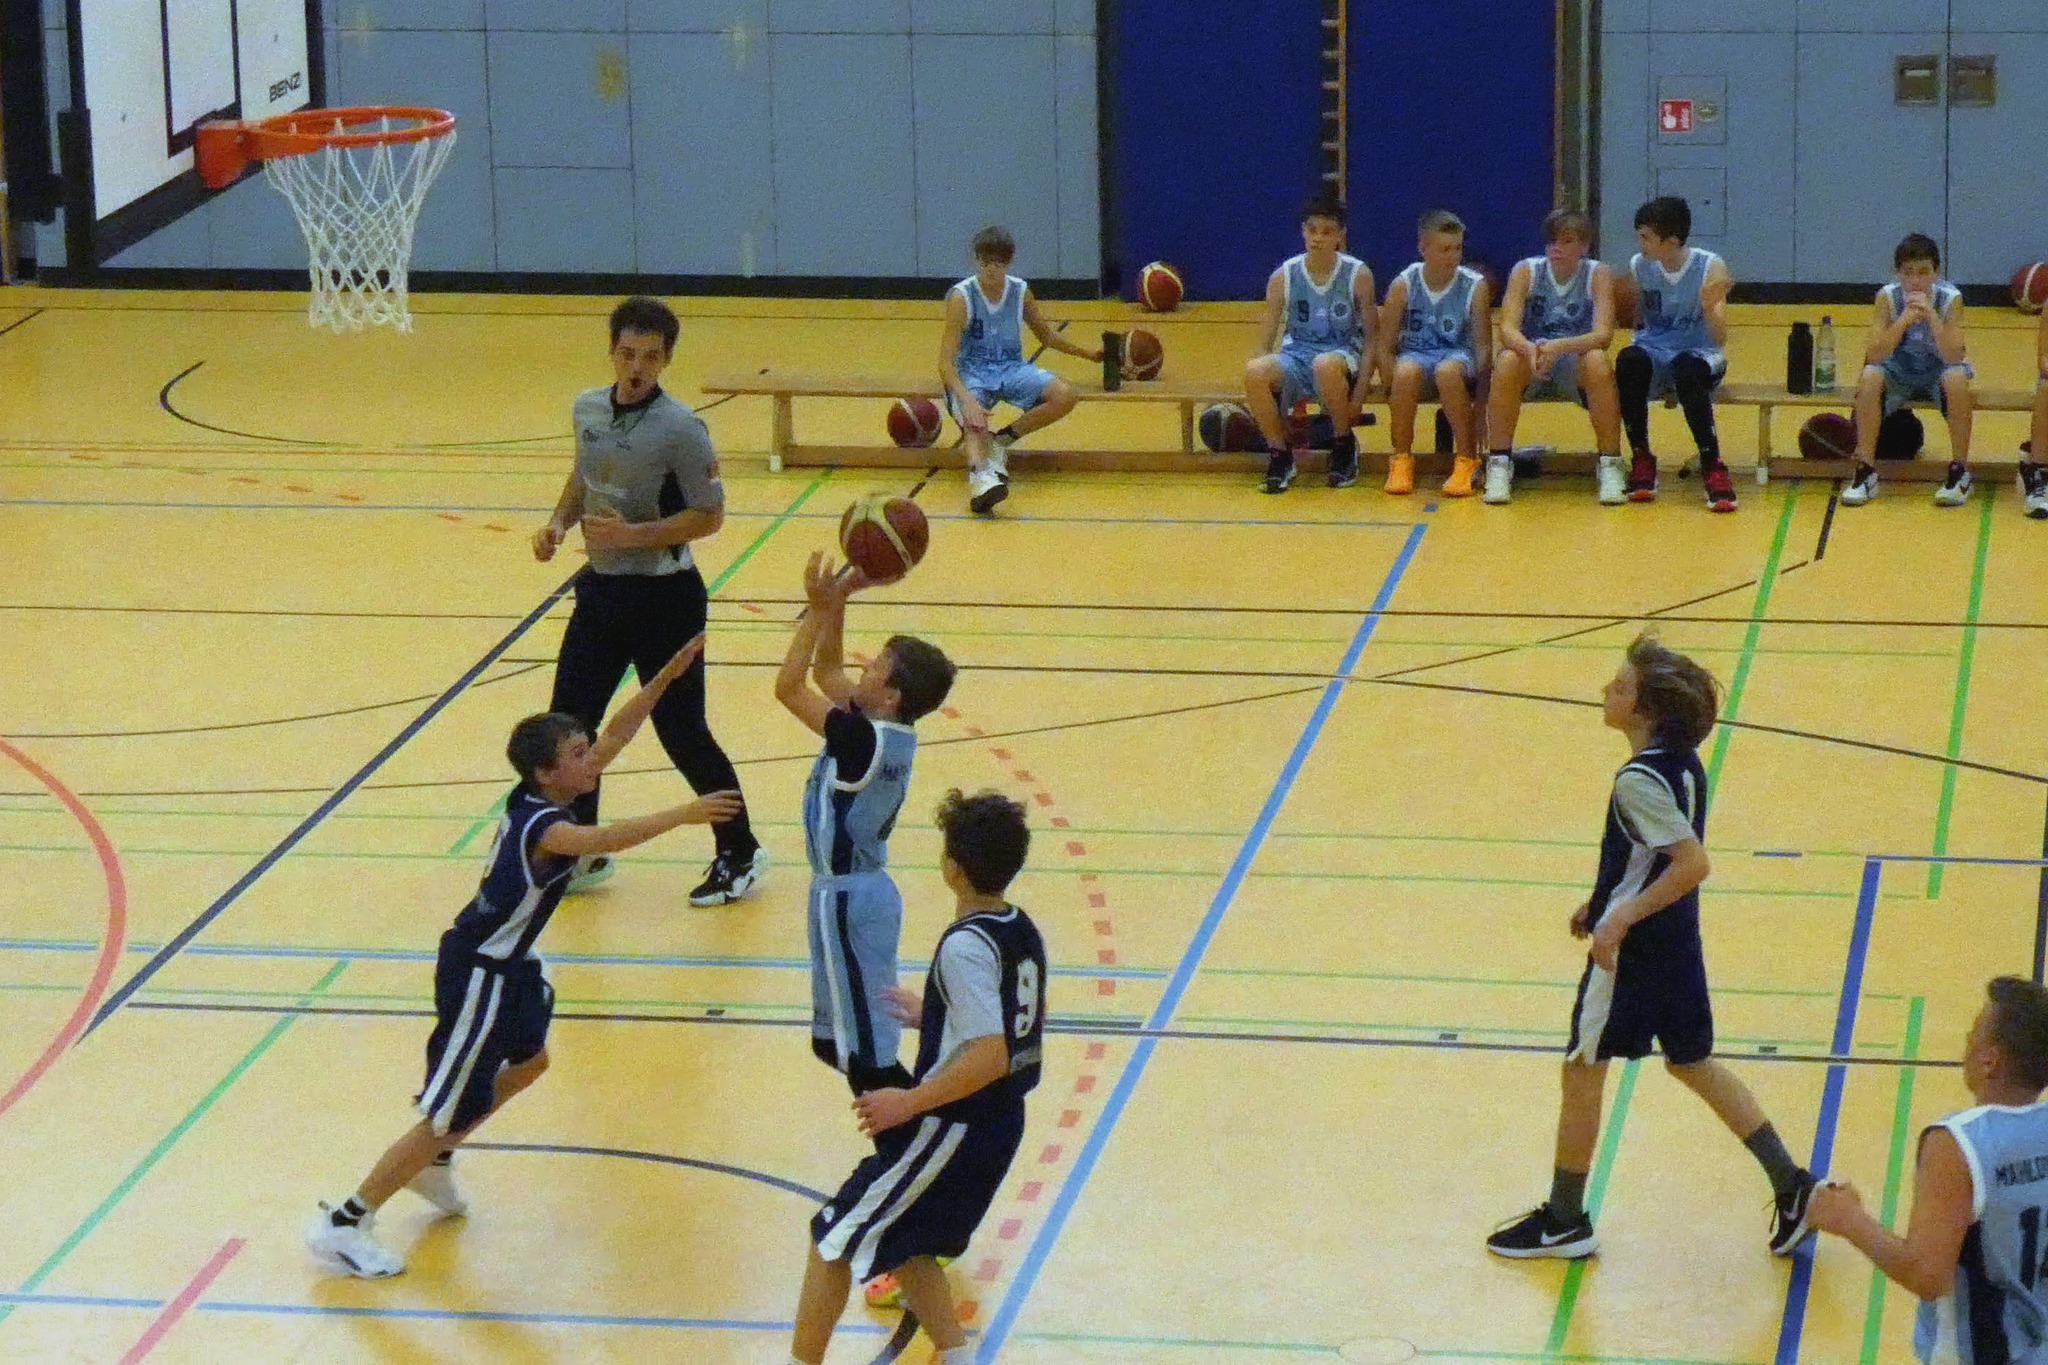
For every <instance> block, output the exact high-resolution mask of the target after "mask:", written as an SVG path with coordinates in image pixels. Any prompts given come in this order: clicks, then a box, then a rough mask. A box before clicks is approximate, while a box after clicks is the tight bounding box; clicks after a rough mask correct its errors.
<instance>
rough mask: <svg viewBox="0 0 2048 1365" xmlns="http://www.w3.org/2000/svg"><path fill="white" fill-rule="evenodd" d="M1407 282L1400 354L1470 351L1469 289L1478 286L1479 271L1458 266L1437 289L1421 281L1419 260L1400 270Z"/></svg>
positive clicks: (1468, 354) (1402, 278) (1470, 316)
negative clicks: (1456, 271) (1430, 287)
mask: <svg viewBox="0 0 2048 1365" xmlns="http://www.w3.org/2000/svg"><path fill="white" fill-rule="evenodd" d="M1399 278H1400V280H1402V281H1405V282H1406V283H1407V285H1408V303H1407V306H1406V307H1405V308H1403V309H1402V311H1401V340H1400V342H1399V344H1398V346H1397V348H1396V349H1397V351H1398V353H1399V354H1401V355H1445V354H1448V353H1453V352H1459V351H1462V352H1464V353H1465V354H1466V356H1468V357H1469V356H1470V355H1471V353H1472V291H1473V290H1474V289H1477V288H1478V287H1479V272H1478V271H1476V270H1473V269H1471V268H1470V267H1469V266H1462V265H1461V266H1459V267H1458V273H1457V274H1455V275H1453V276H1452V277H1451V282H1450V283H1449V284H1447V285H1445V286H1444V287H1443V288H1442V289H1441V290H1439V291H1437V292H1436V293H1431V292H1430V290H1429V286H1427V285H1425V284H1424V283H1423V282H1422V262H1420V261H1417V262H1416V263H1415V264H1413V265H1411V266H1409V267H1408V268H1407V269H1406V270H1404V271H1402V272H1401V274H1400V277H1399Z"/></svg>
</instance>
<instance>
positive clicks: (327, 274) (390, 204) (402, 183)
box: [263, 119, 455, 332]
mask: <svg viewBox="0 0 2048 1365" xmlns="http://www.w3.org/2000/svg"><path fill="white" fill-rule="evenodd" d="M407 122H410V120H408V121H407ZM391 126H392V121H391V120H390V119H385V120H384V121H383V127H384V128H386V129H389V128H390V127H391ZM349 131H351V132H358V131H367V127H365V128H351V129H350V130H349ZM454 147H455V134H454V132H453V131H452V130H451V131H450V132H448V133H447V134H446V135H445V136H441V137H430V138H427V139H425V140H423V141H419V142H383V143H377V144H375V145H373V146H368V147H323V148H321V149H320V150H319V151H316V152H309V153H307V154H305V155H303V156H281V157H276V158H274V159H271V160H268V161H265V162H264V163H263V173H264V175H265V176H267V177H268V178H269V180H270V183H271V184H272V185H274V186H275V187H276V188H277V191H278V193H280V194H282V195H283V196H284V197H285V198H286V199H288V200H290V201H291V206H292V212H293V213H294V214H295V215H296V216H297V218H298V220H299V231H300V232H302V233H304V234H305V238H306V250H307V252H308V253H309V255H310V257H311V260H310V261H309V263H308V271H309V273H310V274H311V276H312V281H313V298H312V301H311V302H310V303H308V304H307V306H306V318H307V320H308V321H309V322H311V323H312V324H313V325H314V326H315V327H326V328H328V329H330V330H331V331H336V332H359V331H361V330H362V329H363V328H365V327H394V328H396V329H398V330H399V331H401V332H409V331H411V330H412V314H411V312H409V311H408V310H407V308H406V293H405V289H406V271H407V269H408V268H409V267H410V265H411V263H412V239H413V230H414V229H415V228H416V227H417V226H418V225H419V220H420V206H421V204H423V203H424V202H425V201H426V197H427V190H428V189H429V188H430V187H431V186H432V185H433V183H434V177H436V176H438V175H439V174H440V173H441V167H442V165H443V164H444V163H445V162H446V161H447V160H448V153H449V152H450V151H452V150H453V149H454Z"/></svg>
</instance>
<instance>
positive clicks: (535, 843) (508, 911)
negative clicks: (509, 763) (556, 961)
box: [453, 782, 576, 962]
mask: <svg viewBox="0 0 2048 1365" xmlns="http://www.w3.org/2000/svg"><path fill="white" fill-rule="evenodd" d="M574 819H575V817H574V816H573V815H571V814H570V813H569V810H568V808H567V807H565V806H558V805H556V804H555V803H554V802H552V801H550V800H548V799H547V798H546V797H544V796H542V795H541V794H540V793H539V792H537V791H535V790H533V789H532V788H531V787H529V786H527V785H526V784H525V783H523V782H522V783H520V784H519V785H518V786H516V787H514V788H513V789H512V794H511V795H510V796H508V797H506V798H505V813H504V814H503V815H501V816H499V817H498V832H497V834H496V835H495V836H494V837H493V838H492V840H491V851H490V855H489V857H488V859H487V860H486V861H485V865H484V878H483V881H482V882H481V883H479V884H478V886H477V889H476V898H475V899H474V900H472V901H470V903H469V904H468V905H466V906H464V907H463V909H462V913H461V914H459V915H457V916H456V917H455V928H454V931H453V932H454V933H455V934H456V935H457V936H458V937H459V938H462V939H464V940H466V941H467V942H468V943H469V945H470V947H471V948H472V949H473V950H474V951H475V952H476V953H477V954H478V955H479V956H482V957H489V958H496V959H497V960H498V961H500V962H513V961H517V960H519V959H520V958H525V957H532V956H534V952H533V941H534V940H535V939H536V938H539V937H540V931H541V930H543V929H545V928H546V927H547V923H548V917H549V916H550V915H552V914H554V913H555V907H556V906H557V905H560V904H561V903H562V893H563V892H564V891H567V890H568V889H569V874H570V873H571V872H574V871H575V870H576V860H575V859H574V858H558V857H556V856H555V855H554V854H552V853H547V852H543V851H542V849H541V847H540V837H541V835H543V834H545V833H546V832H547V831H548V829H549V828H550V827H551V826H554V825H559V824H561V823H563V822H564V821H572V822H573V821H574Z"/></svg>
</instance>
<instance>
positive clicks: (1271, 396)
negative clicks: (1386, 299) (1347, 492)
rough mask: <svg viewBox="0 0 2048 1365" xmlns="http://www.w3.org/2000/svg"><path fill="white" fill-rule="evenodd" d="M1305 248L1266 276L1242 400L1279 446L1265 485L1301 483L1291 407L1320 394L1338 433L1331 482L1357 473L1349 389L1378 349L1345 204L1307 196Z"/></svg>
mask: <svg viewBox="0 0 2048 1365" xmlns="http://www.w3.org/2000/svg"><path fill="white" fill-rule="evenodd" d="M1301 244H1302V246H1303V247H1304V248H1306V249H1305V250H1304V251H1303V252H1302V254H1301V255H1299V256H1295V257H1291V258H1290V259H1288V260H1286V261H1283V262H1282V263H1281V265H1280V268H1279V269H1278V270H1275V271H1274V272H1273V274H1272V277H1271V278H1270V279H1268V280H1267V281H1266V315H1265V319H1264V323H1263V325H1262V326H1261V328H1260V330H1259V349H1258V353H1257V354H1256V355H1255V356H1253V357H1252V359H1251V360H1250V361H1249V362H1248V363H1247V364H1246V365H1245V367H1244V401H1245V407H1246V408H1247V409H1249V410H1250V412H1251V415H1252V418H1253V420H1254V421H1256V422H1257V423H1258V424H1259V432H1260V434H1261V435H1263V436H1264V437H1265V438H1266V449H1267V450H1269V451H1271V452H1272V453H1271V454H1270V455H1269V456H1268V457H1267V460H1266V485H1265V487H1266V491H1267V492H1268V493H1284V492H1286V491H1287V488H1288V486H1289V485H1290V484H1292V483H1293V482H1294V470H1295V465H1296V463H1297V453H1296V452H1295V451H1293V450H1291V449H1289V448H1288V441H1287V416H1286V414H1287V413H1288V412H1290V411H1292V410H1293V408H1294V405H1295V404H1296V403H1298V402H1300V401H1302V400H1303V399H1307V398H1314V399H1316V400H1318V401H1319V402H1321V403H1322V405H1323V411H1324V412H1325V413H1326V414H1328V416H1329V418H1330V427H1331V429H1332V430H1333V431H1335V432H1336V439H1335V441H1334V442H1333V443H1332V445H1331V446H1330V487H1332V488H1349V487H1350V486H1351V485H1352V484H1354V483H1357V482H1358V440H1357V438H1356V437H1355V436H1353V435H1352V434H1351V427H1352V424H1353V423H1354V422H1356V421H1357V420H1358V407H1357V405H1356V403H1355V402H1354V401H1353V398H1352V395H1353V392H1354V391H1355V389H1356V387H1357V384H1358V380H1359V373H1358V372H1359V367H1360V366H1361V365H1362V364H1363V363H1364V357H1365V356H1367V355H1369V354H1370V353H1371V349H1372V339H1373V327H1374V324H1375V322H1376V318H1375V316H1374V309H1373V298H1374V294H1373V279H1372V270H1371V269H1370V267H1368V266H1367V265H1366V264H1365V263H1364V262H1363V261H1361V260H1359V259H1358V258H1357V257H1356V256H1350V255H1346V254H1345V252H1344V206H1343V205H1342V204H1340V203H1338V202H1337V201H1336V200H1334V199H1328V198H1323V199H1314V200H1311V201H1309V205H1308V207H1307V208H1305V209H1303V210H1302V215H1301Z"/></svg>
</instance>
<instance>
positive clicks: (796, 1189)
mask: <svg viewBox="0 0 2048 1365" xmlns="http://www.w3.org/2000/svg"><path fill="white" fill-rule="evenodd" d="M462 1150H463V1151H465V1152H538V1153H540V1154H542V1155H545V1156H610V1157H620V1158H623V1159H625V1160H627V1161H652V1162H656V1163H658V1164H660V1165H663V1166H687V1167H689V1168H690V1169H691V1170H693V1171H709V1172H710V1173H711V1174H713V1175H730V1176H737V1177H739V1178H740V1179H741V1180H752V1181H755V1182H757V1183H759V1184H762V1185H767V1186H770V1187H771V1188H773V1189H778V1190H784V1191H787V1192H788V1193H790V1194H794V1195H800V1196H802V1197H803V1198H805V1199H811V1200H815V1201H817V1202H818V1203H820V1204H822V1203H824V1202H825V1201H826V1200H827V1199H829V1198H831V1196H830V1195H828V1194H826V1193H825V1191H823V1190H814V1189H812V1188H811V1187H810V1186H809V1185H799V1184H798V1183H797V1182H796V1181H794V1180H784V1179H783V1178H782V1177H781V1176H779V1175H769V1174H768V1173H767V1172H766V1171H753V1170H748V1169H747V1168H746V1167H745V1166H728V1165H726V1164H725V1163H724V1162H722V1161H702V1160H699V1159H698V1158H696V1157H693V1156H670V1155H669V1154H668V1153H667V1152H641V1151H636V1150H634V1149H632V1148H630V1147H582V1146H575V1145H572V1144H569V1143H560V1142H465V1143H463V1144H462Z"/></svg>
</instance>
